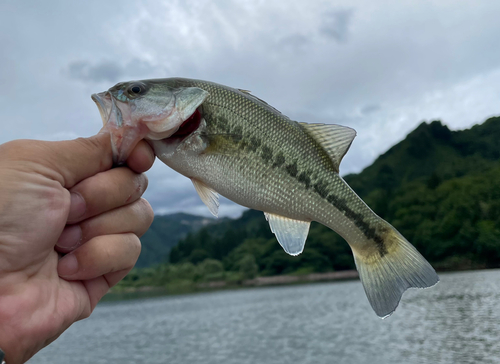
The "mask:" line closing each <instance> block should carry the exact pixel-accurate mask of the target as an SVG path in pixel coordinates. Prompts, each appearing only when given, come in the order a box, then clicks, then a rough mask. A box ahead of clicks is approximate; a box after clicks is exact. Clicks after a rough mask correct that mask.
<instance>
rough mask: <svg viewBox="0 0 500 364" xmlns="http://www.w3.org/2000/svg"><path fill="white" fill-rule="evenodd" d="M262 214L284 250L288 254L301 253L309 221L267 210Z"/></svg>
mask: <svg viewBox="0 0 500 364" xmlns="http://www.w3.org/2000/svg"><path fill="white" fill-rule="evenodd" d="M264 215H265V216H266V220H267V221H268V222H269V226H270V228H271V231H272V232H273V233H274V235H276V239H278V242H279V243H280V245H281V246H282V247H283V249H284V250H285V252H287V253H288V254H290V255H299V254H300V253H302V251H303V250H304V245H305V243H306V238H307V234H308V233H309V226H310V225H311V222H310V221H301V220H294V219H289V218H288V217H284V216H280V215H276V214H271V213H269V212H264Z"/></svg>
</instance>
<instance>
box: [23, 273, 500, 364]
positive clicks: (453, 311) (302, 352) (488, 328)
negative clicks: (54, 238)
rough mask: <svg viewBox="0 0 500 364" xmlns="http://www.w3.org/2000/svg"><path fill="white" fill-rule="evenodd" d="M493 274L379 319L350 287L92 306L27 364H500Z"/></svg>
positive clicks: (414, 300)
mask: <svg viewBox="0 0 500 364" xmlns="http://www.w3.org/2000/svg"><path fill="white" fill-rule="evenodd" d="M499 303H500V270H492V271H476V272H463V273H449V274H441V282H440V283H439V284H438V285H437V286H436V287H433V288H432V289H427V290H410V291H408V292H407V293H405V295H404V297H403V301H402V302H401V304H400V307H399V308H398V309H397V310H396V312H395V314H394V315H392V316H391V317H389V318H388V319H385V320H380V319H379V318H377V317H376V316H375V314H374V313H373V311H372V310H371V308H370V306H369V304H368V301H367V299H366V297H365V295H364V292H363V288H362V287H361V284H360V282H359V281H350V282H335V283H321V284H310V285H302V286H287V287H266V288H255V289H245V290H238V291H223V292H214V293H201V294H193V295H185V296H174V297H172V296H169V297H161V298H154V299H147V300H135V301H122V302H112V303H105V304H101V305H99V306H98V307H97V309H96V310H95V312H94V314H93V315H92V317H90V318H89V319H87V320H84V321H82V322H78V323H77V324H75V325H73V327H71V328H70V329H69V330H68V331H67V332H66V333H64V334H63V335H62V336H61V338H60V339H58V340H57V341H56V342H54V343H53V344H52V345H50V346H49V347H47V348H45V349H44V350H43V351H42V352H40V353H39V354H37V355H36V356H35V357H34V358H33V359H32V360H30V361H29V363H30V364H37V363H40V364H42V363H51V364H59V363H61V364H62V363H64V364H66V363H74V364H79V363H93V364H98V363H120V364H121V363H132V362H135V361H137V362H143V361H145V360H147V362H148V363H151V364H154V363H162V364H163V363H165V362H168V363H171V364H174V363H182V364H188V363H203V364H212V363H213V364H215V363H217V364H219V363H235V364H236V363H238V364H245V363H249V364H250V363H252V364H254V363H264V364H267V363H269V364H278V363H292V362H300V363H343V364H351V363H352V364H354V363H356V364H357V363H367V362H370V363H373V364H378V363H380V364H390V363H398V364H399V363H419V364H420V363H500V345H499V338H500V310H498V307H499Z"/></svg>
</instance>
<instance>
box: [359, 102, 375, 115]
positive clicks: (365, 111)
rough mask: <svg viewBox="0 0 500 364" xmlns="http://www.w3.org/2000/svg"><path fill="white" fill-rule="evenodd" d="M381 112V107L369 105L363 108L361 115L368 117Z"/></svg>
mask: <svg viewBox="0 0 500 364" xmlns="http://www.w3.org/2000/svg"><path fill="white" fill-rule="evenodd" d="M379 110H380V105H376V104H369V105H365V106H363V107H362V108H361V110H360V111H361V114H363V115H368V114H371V113H374V112H376V111H379Z"/></svg>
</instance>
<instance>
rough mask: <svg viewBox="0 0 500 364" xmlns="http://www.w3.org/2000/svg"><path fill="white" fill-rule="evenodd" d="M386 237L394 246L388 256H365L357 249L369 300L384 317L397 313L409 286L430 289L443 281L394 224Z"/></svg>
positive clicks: (357, 260) (358, 263)
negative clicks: (359, 253)
mask: <svg viewBox="0 0 500 364" xmlns="http://www.w3.org/2000/svg"><path fill="white" fill-rule="evenodd" d="M386 240H387V243H386V245H387V246H388V247H390V249H388V252H387V253H386V254H384V255H380V254H378V253H375V252H374V253H373V254H371V255H370V256H368V257H365V256H363V255H358V254H356V251H354V250H353V252H354V260H355V262H356V267H357V268H358V272H359V276H360V279H361V282H362V283H363V287H364V289H365V292H366V295H367V297H368V300H369V301H370V304H371V306H372V308H373V310H374V311H375V313H376V314H377V315H378V316H379V317H381V318H385V317H387V316H390V315H391V314H392V313H393V312H394V310H395V309H396V307H398V304H399V301H400V300H401V296H402V295H403V293H404V292H405V291H406V290H407V289H408V288H411V287H415V288H427V287H431V286H433V285H435V284H436V283H438V282H439V277H438V276H437V274H436V272H435V271H434V269H433V268H432V267H431V265H430V264H429V262H427V260H425V258H424V257H423V256H422V255H420V253H419V252H418V251H417V249H415V248H414V247H413V245H411V244H410V243H409V242H408V241H407V240H406V239H405V238H404V237H403V236H402V235H401V234H400V233H399V232H398V231H397V230H396V229H394V228H393V227H392V226H391V229H390V231H389V233H388V234H387V239H386Z"/></svg>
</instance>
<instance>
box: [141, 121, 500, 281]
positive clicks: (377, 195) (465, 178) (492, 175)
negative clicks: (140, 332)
mask: <svg viewBox="0 0 500 364" xmlns="http://www.w3.org/2000/svg"><path fill="white" fill-rule="evenodd" d="M345 180H346V181H347V182H348V184H349V185H350V186H351V187H352V188H353V189H354V190H355V191H356V192H357V193H358V194H359V195H360V197H362V198H363V200H364V201H365V202H366V203H367V204H368V205H369V206H370V207H372V209H373V210H374V211H375V212H376V213H377V214H379V215H380V216H382V217H383V218H385V219H386V220H387V221H389V222H390V223H391V224H392V225H394V226H395V227H396V228H397V229H398V230H399V231H400V232H401V233H402V234H403V235H404V236H405V237H407V239H408V240H409V241H410V242H412V243H413V244H414V245H415V246H416V247H417V249H418V250H419V251H420V252H421V253H422V254H423V255H424V256H425V257H426V258H427V259H428V260H429V261H430V262H431V263H433V265H434V266H435V267H436V268H438V269H467V268H483V267H484V268H485V267H500V117H495V118H490V119H488V120H487V121H485V122H484V123H483V124H481V125H476V126H474V127H473V128H471V129H468V130H463V131H450V130H449V129H448V128H447V127H446V126H444V125H442V124H441V122H439V121H433V122H432V123H429V124H427V123H422V124H421V125H420V126H418V127H417V128H416V129H415V130H414V131H413V132H411V133H410V134H409V135H408V136H407V137H406V138H405V139H404V140H403V141H401V142H400V143H398V144H396V145H395V146H393V147H392V148H390V149H389V150H388V151H387V152H386V153H384V154H383V155H381V156H380V157H379V158H377V159H376V160H375V162H374V163H373V164H372V165H371V166H369V167H367V168H366V169H365V170H363V171H362V172H361V173H359V174H351V175H348V176H345ZM180 267H182V269H181V268H180ZM352 268H354V261H353V258H352V253H351V251H350V248H349V246H348V245H347V243H346V242H345V241H344V240H343V239H342V238H340V237H339V236H338V235H337V234H336V233H335V232H333V231H331V230H329V229H328V228H326V227H324V226H322V225H319V224H315V223H313V224H312V225H311V230H310V233H309V236H308V238H307V242H306V246H305V249H304V252H303V253H302V254H301V255H300V256H298V257H291V256H289V255H287V254H286V253H284V252H283V250H282V248H281V247H280V245H279V244H278V242H277V241H276V239H275V238H274V236H273V234H272V233H271V231H270V229H269V226H268V224H267V222H266V221H265V219H264V216H263V214H262V212H258V211H247V212H245V213H244V214H243V216H242V217H241V218H240V219H237V220H234V221H227V222H224V223H222V224H218V225H216V227H214V226H207V227H204V228H201V229H200V230H199V231H197V232H196V233H191V234H188V235H187V236H186V237H185V238H184V239H182V240H181V241H180V242H179V244H178V245H177V246H175V247H173V248H172V250H171V253H170V265H164V266H162V267H157V268H156V269H159V270H162V272H163V275H162V277H163V278H162V279H164V280H168V279H178V278H181V277H184V278H186V279H188V280H189V279H191V280H192V279H194V280H200V279H205V278H206V277H207V276H210V277H213V278H214V279H215V278H221V277H228V276H230V277H232V279H236V278H235V277H240V278H241V277H253V276H255V275H276V274H283V273H299V274H300V273H308V272H325V271H332V270H345V269H352ZM179 269H181V270H179ZM181 271H182V272H183V273H181ZM169 272H170V273H169ZM136 274H137V272H136ZM140 276H142V275H141V274H139V275H136V276H134V277H135V278H134V277H132V279H133V280H139V281H140V280H141V279H139V278H140ZM148 276H149V277H150V278H152V277H153V276H154V274H153V272H152V271H151V272H149V274H148ZM158 277H159V276H158ZM184 278H183V279H184ZM160 280H161V279H160ZM153 281H155V282H156V281H157V279H154V280H153ZM153 281H152V280H151V279H149V281H148V282H149V283H148V284H151V283H152V282H153ZM157 283H160V282H157Z"/></svg>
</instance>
